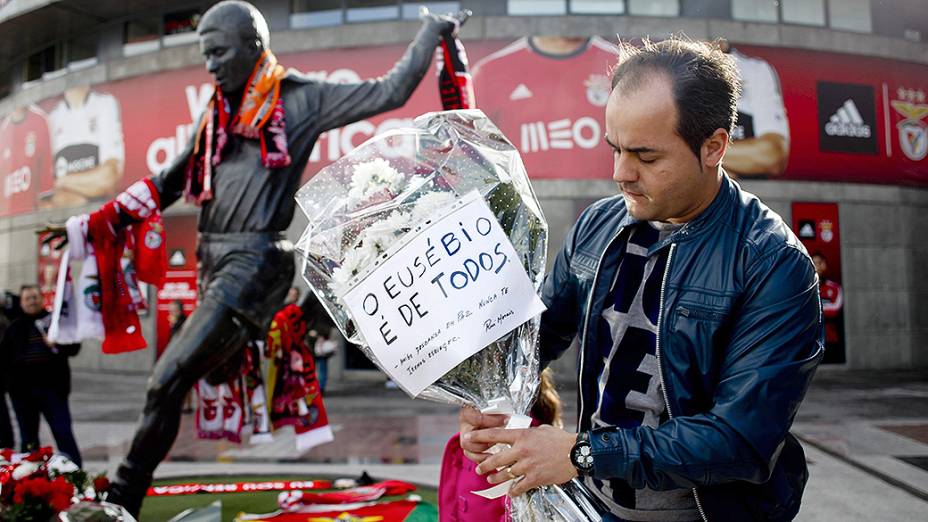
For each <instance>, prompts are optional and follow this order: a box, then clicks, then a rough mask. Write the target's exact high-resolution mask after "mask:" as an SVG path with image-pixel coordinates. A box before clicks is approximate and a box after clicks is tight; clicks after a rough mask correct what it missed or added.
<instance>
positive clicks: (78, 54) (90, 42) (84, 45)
mask: <svg viewBox="0 0 928 522" xmlns="http://www.w3.org/2000/svg"><path fill="white" fill-rule="evenodd" d="M96 57H97V39H96V38H95V37H84V38H75V39H73V40H71V41H69V42H68V63H70V62H79V61H81V60H89V59H91V58H96Z"/></svg>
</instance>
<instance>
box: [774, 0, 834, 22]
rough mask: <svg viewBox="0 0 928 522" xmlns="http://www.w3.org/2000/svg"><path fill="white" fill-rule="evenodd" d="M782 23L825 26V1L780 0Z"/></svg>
mask: <svg viewBox="0 0 928 522" xmlns="http://www.w3.org/2000/svg"><path fill="white" fill-rule="evenodd" d="M781 2H782V4H783V22H785V23H788V24H802V25H825V0H781Z"/></svg>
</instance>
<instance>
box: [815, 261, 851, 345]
mask: <svg viewBox="0 0 928 522" xmlns="http://www.w3.org/2000/svg"><path fill="white" fill-rule="evenodd" d="M812 262H813V263H814V264H815V273H816V274H818V291H819V295H820V296H821V298H822V315H824V316H825V359H824V362H839V361H837V360H835V359H834V358H836V357H837V356H838V355H839V354H840V353H841V350H840V349H839V345H840V343H841V319H840V318H841V311H842V310H843V309H844V290H843V289H842V288H841V285H840V284H839V283H838V282H836V281H834V280H832V279H829V278H828V277H827V276H826V274H828V260H827V259H825V255H824V254H822V253H821V252H815V253H814V254H812ZM829 348H834V349H833V350H831V353H834V354H835V356H832V357H829V355H830V354H829ZM837 358H840V357H837Z"/></svg>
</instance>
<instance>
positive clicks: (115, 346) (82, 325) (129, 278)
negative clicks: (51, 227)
mask: <svg viewBox="0 0 928 522" xmlns="http://www.w3.org/2000/svg"><path fill="white" fill-rule="evenodd" d="M157 194H158V193H157V190H155V188H154V185H153V184H152V182H151V180H149V179H145V180H142V181H139V182H136V183H134V184H133V185H131V186H130V187H129V188H128V189H126V191H124V192H122V193H121V194H119V195H118V196H117V197H116V199H114V200H113V201H110V202H108V203H106V204H104V205H103V206H102V207H100V209H99V210H97V211H96V212H93V213H91V214H90V215H89V216H88V215H83V216H75V217H72V218H70V219H69V220H68V222H67V223H66V225H65V228H66V230H67V235H68V248H69V251H70V253H69V255H68V257H69V258H70V259H71V260H76V261H84V263H83V268H82V270H81V275H80V277H79V279H78V284H77V287H76V288H73V286H72V288H73V290H74V292H75V295H73V296H65V295H62V298H61V299H56V305H55V312H53V314H54V315H57V316H58V317H59V321H60V318H61V312H62V308H63V307H64V306H65V305H66V304H75V306H74V307H73V308H76V318H77V332H76V334H75V333H74V332H73V329H72V330H68V329H67V328H66V329H65V330H64V331H62V330H61V328H60V324H59V328H58V329H57V330H56V332H55V333H56V338H60V337H57V336H59V335H66V336H70V337H72V338H73V337H74V336H75V335H76V337H77V338H79V339H81V340H86V339H102V340H103V353H108V354H112V353H122V352H128V351H132V350H139V349H142V348H145V346H146V343H145V338H144V337H143V336H142V328H141V324H140V322H139V318H138V314H137V311H138V310H142V309H144V308H145V307H146V306H147V304H146V298H145V296H144V295H142V293H141V292H140V291H139V287H138V281H139V280H141V281H144V282H146V283H151V284H154V285H156V286H160V285H161V284H162V283H163V281H164V277H165V273H166V272H167V255H166V252H165V241H164V226H163V224H162V221H161V211H160V209H159V202H158V196H157ZM124 221H128V222H131V223H132V224H131V225H129V226H128V227H124V226H122V225H123V222H124ZM65 272H66V277H65V279H64V280H61V279H59V286H61V288H60V291H62V292H67V290H66V288H65V287H66V286H67V270H66V271H65ZM101 275H102V277H101ZM62 283H63V284H62ZM68 313H69V314H70V313H71V310H69V311H68ZM101 325H102V327H101Z"/></svg>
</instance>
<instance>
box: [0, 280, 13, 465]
mask: <svg viewBox="0 0 928 522" xmlns="http://www.w3.org/2000/svg"><path fill="white" fill-rule="evenodd" d="M8 300H9V299H8V298H7V293H6V292H5V291H4V292H0V339H3V334H4V332H6V329H7V327H8V326H10V318H9V317H7V314H6V308H7V301H8ZM9 355H10V354H9V353H8V352H7V350H3V351H2V352H0V449H3V448H12V447H13V446H14V445H15V443H16V441H15V440H14V439H13V423H12V422H11V421H10V410H9V409H8V408H7V405H6V395H7V383H8V382H9V375H8V374H9V370H10V362H11V358H10V356H9Z"/></svg>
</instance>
